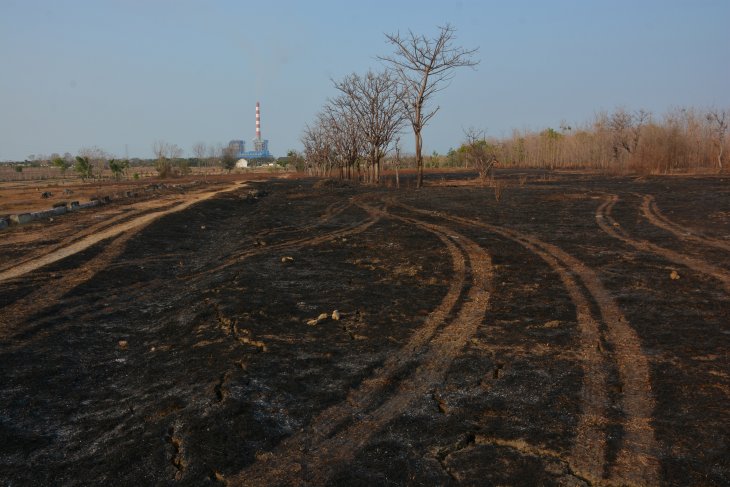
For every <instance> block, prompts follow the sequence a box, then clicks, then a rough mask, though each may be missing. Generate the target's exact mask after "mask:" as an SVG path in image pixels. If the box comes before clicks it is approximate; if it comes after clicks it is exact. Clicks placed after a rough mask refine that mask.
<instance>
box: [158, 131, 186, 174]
mask: <svg viewBox="0 0 730 487" xmlns="http://www.w3.org/2000/svg"><path fill="white" fill-rule="evenodd" d="M152 152H153V153H154V154H155V157H156V158H157V161H156V162H155V169H157V173H158V174H159V175H160V177H163V178H165V177H169V176H174V175H176V174H178V173H180V172H184V169H185V167H184V166H182V165H180V164H179V161H177V160H178V159H180V157H182V155H183V150H182V149H181V148H180V147H178V146H177V145H176V144H170V143H168V142H165V141H163V140H156V141H155V142H154V143H153V144H152Z"/></svg>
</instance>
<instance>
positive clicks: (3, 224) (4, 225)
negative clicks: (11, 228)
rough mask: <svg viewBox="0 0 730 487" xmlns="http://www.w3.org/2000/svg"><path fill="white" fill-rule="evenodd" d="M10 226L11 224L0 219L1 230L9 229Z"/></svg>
mask: <svg viewBox="0 0 730 487" xmlns="http://www.w3.org/2000/svg"><path fill="white" fill-rule="evenodd" d="M8 225H9V223H8V221H7V220H6V219H5V218H0V230H3V229H5V228H7V227H8Z"/></svg>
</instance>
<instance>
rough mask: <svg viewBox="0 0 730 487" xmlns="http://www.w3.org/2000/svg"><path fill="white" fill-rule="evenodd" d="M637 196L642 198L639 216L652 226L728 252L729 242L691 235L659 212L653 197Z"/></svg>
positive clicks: (696, 234)
mask: <svg viewBox="0 0 730 487" xmlns="http://www.w3.org/2000/svg"><path fill="white" fill-rule="evenodd" d="M639 196H641V198H642V201H641V215H642V216H643V217H644V218H646V219H647V220H648V221H649V223H651V224H652V225H654V226H656V227H659V228H661V229H663V230H666V231H668V232H669V233H671V234H673V235H674V236H675V237H677V238H678V239H680V240H684V241H686V242H692V243H698V244H700V245H708V246H710V247H715V248H717V249H721V250H725V251H727V252H730V242H726V241H723V240H720V239H718V238H712V237H708V236H705V235H701V234H699V233H696V232H695V233H693V232H691V231H689V230H688V229H687V228H686V227H682V226H680V225H677V224H676V223H674V222H673V221H672V220H670V219H669V218H667V217H666V216H665V215H664V214H663V213H662V212H661V210H659V207H658V206H657V203H656V199H655V198H654V196H652V195H647V194H645V195H639Z"/></svg>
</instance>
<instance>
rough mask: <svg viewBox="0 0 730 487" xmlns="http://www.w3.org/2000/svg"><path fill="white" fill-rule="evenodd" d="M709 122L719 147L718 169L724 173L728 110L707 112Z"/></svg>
mask: <svg viewBox="0 0 730 487" xmlns="http://www.w3.org/2000/svg"><path fill="white" fill-rule="evenodd" d="M707 121H708V122H709V123H710V126H711V130H712V140H713V143H714V144H715V145H717V167H718V169H719V170H720V171H722V154H723V152H724V149H725V136H726V135H727V126H728V112H727V110H716V109H712V110H710V111H708V112H707Z"/></svg>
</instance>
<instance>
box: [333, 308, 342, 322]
mask: <svg viewBox="0 0 730 487" xmlns="http://www.w3.org/2000/svg"><path fill="white" fill-rule="evenodd" d="M332 319H333V320H335V321H338V320H339V319H340V312H339V311H337V310H334V311H333V312H332Z"/></svg>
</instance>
